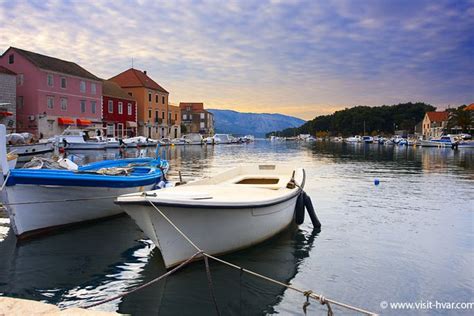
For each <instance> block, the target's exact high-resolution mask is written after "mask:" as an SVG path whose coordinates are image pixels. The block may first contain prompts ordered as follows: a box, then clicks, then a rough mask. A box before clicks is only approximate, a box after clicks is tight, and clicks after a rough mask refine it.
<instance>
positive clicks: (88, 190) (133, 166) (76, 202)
mask: <svg viewBox="0 0 474 316" xmlns="http://www.w3.org/2000/svg"><path fill="white" fill-rule="evenodd" d="M167 166H168V164H167V162H165V161H160V160H159V159H158V160H156V159H153V158H137V159H120V160H105V161H99V162H95V163H91V164H89V165H85V166H81V167H79V168H78V169H77V170H68V169H11V170H10V171H9V175H8V178H7V179H6V181H7V182H6V184H5V190H6V192H4V194H3V196H2V202H3V204H4V205H5V206H6V209H7V212H8V215H9V217H10V222H11V226H12V227H13V230H14V232H15V234H16V235H17V236H19V237H23V236H26V235H33V234H35V233H39V232H42V231H45V230H52V229H53V228H56V227H59V226H63V225H67V224H72V223H79V222H84V221H88V220H93V219H98V218H104V217H108V216H113V215H117V214H119V213H121V212H122V211H121V210H120V208H119V207H117V206H116V205H115V204H114V203H113V201H114V198H115V197H116V196H119V195H121V194H126V193H132V192H140V191H145V190H151V189H155V188H156V187H157V185H158V184H159V182H160V181H162V179H163V174H164V173H166V171H167V168H168V167H167ZM4 174H5V175H6V174H7V173H5V170H4Z"/></svg>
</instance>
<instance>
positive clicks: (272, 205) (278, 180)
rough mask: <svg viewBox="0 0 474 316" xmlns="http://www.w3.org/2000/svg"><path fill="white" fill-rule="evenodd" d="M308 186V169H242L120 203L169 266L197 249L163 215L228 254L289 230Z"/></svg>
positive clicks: (205, 246) (213, 250)
mask: <svg viewBox="0 0 474 316" xmlns="http://www.w3.org/2000/svg"><path fill="white" fill-rule="evenodd" d="M304 182H305V173H304V170H303V169H302V168H297V169H295V168H292V167H289V166H282V165H256V166H240V167H236V168H233V169H231V170H228V171H225V172H223V173H220V174H218V175H216V176H214V177H211V178H206V179H202V180H198V181H195V182H190V183H188V184H183V185H179V186H175V187H170V188H165V189H161V190H155V191H149V192H145V193H137V194H127V195H122V196H120V197H118V198H117V200H116V203H117V204H118V205H120V206H121V207H122V208H123V210H125V211H126V212H127V213H128V214H129V215H130V216H131V217H132V218H133V219H134V220H135V222H136V223H137V225H138V226H139V227H140V228H141V229H142V230H143V231H144V232H145V234H146V235H148V237H149V238H150V239H151V240H152V241H153V242H154V243H155V244H156V245H157V247H159V249H160V250H161V254H162V256H163V259H164V262H165V265H166V267H167V268H169V267H172V266H175V265H177V264H179V263H180V262H183V261H185V260H186V259H188V258H189V257H191V256H192V255H193V254H194V253H195V252H196V250H195V248H193V247H192V246H191V244H190V243H188V242H187V241H186V240H185V239H184V238H183V237H182V236H180V235H179V234H178V233H177V231H176V230H175V229H174V228H173V227H172V226H171V225H170V224H169V223H168V222H167V220H165V219H164V218H163V216H162V215H161V214H160V212H162V213H163V214H164V215H165V216H167V217H168V218H169V219H170V220H171V221H172V222H173V223H174V224H175V225H176V226H177V227H178V228H179V229H180V230H181V231H182V232H184V234H186V235H187V236H188V237H189V238H190V239H191V240H192V241H193V242H194V243H195V244H196V245H197V246H198V247H200V248H201V249H202V250H204V251H205V252H206V253H208V254H211V255H218V254H223V253H228V252H231V251H235V250H238V249H242V248H246V247H249V246H252V245H254V244H257V243H260V242H262V241H264V240H266V239H268V238H270V237H272V236H274V235H276V234H277V233H279V232H280V231H282V230H284V229H285V228H286V227H288V226H289V225H290V224H291V223H292V221H293V219H294V215H295V206H296V203H297V199H299V196H300V194H301V193H302V188H303V186H304ZM295 183H296V184H297V185H295ZM244 197H245V198H244ZM151 203H153V205H152V204H151ZM155 207H156V208H155ZM158 210H159V211H158Z"/></svg>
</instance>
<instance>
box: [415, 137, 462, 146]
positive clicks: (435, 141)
mask: <svg viewBox="0 0 474 316" xmlns="http://www.w3.org/2000/svg"><path fill="white" fill-rule="evenodd" d="M453 143H454V140H453V138H452V137H451V136H449V135H446V136H441V137H439V138H431V139H428V140H426V139H424V140H421V146H422V147H450V148H451V147H452V145H453Z"/></svg>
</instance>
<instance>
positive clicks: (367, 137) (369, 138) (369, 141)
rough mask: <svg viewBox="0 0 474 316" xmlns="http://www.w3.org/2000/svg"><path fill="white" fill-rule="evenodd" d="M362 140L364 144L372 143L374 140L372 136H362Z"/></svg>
mask: <svg viewBox="0 0 474 316" xmlns="http://www.w3.org/2000/svg"><path fill="white" fill-rule="evenodd" d="M362 141H363V142H364V143H366V144H372V143H373V142H374V138H373V137H372V136H363V137H362Z"/></svg>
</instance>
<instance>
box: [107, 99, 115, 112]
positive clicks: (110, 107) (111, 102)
mask: <svg viewBox="0 0 474 316" xmlns="http://www.w3.org/2000/svg"><path fill="white" fill-rule="evenodd" d="M108 104H109V113H114V101H112V100H109V103H108Z"/></svg>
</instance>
